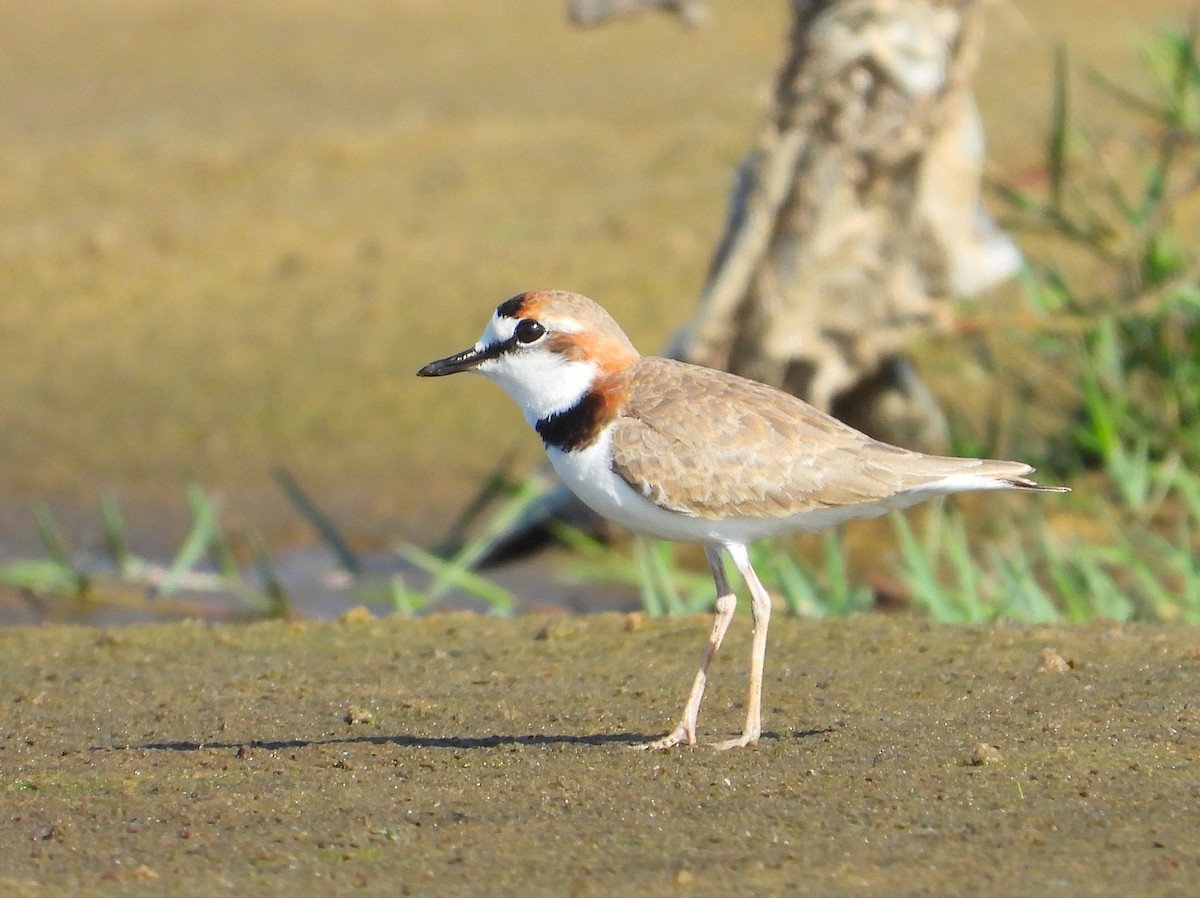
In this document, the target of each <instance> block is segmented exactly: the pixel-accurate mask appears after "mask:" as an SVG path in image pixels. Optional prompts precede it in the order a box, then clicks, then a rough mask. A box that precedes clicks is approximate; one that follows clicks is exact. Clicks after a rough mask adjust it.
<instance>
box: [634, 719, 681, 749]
mask: <svg viewBox="0 0 1200 898" xmlns="http://www.w3.org/2000/svg"><path fill="white" fill-rule="evenodd" d="M695 744H696V731H695V730H694V729H690V728H689V727H688V726H687V725H686V724H682V723H681V724H680V725H679V726H677V727H675V729H673V730H672V731H671V732H669V733H667V735H665V736H663V737H662V738H661V739H655V740H654V741H653V742H642V743H640V744H638V745H635V746H634V748H637V749H640V750H642V751H666V750H667V749H668V748H674V747H675V746H676V745H695Z"/></svg>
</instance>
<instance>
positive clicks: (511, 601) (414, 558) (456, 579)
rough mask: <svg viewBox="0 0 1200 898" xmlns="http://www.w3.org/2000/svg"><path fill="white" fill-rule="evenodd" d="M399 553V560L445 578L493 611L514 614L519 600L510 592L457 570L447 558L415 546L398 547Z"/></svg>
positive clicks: (402, 545)
mask: <svg viewBox="0 0 1200 898" xmlns="http://www.w3.org/2000/svg"><path fill="white" fill-rule="evenodd" d="M396 552H397V553H398V554H399V555H400V557H402V558H404V559H405V560H406V561H408V562H410V563H412V564H414V565H416V566H417V567H419V568H421V570H423V571H425V572H426V573H428V574H431V575H432V576H434V577H442V578H445V579H446V582H448V583H449V584H450V585H451V586H455V587H457V588H459V589H461V590H463V591H464V592H467V593H470V594H471V595H473V596H476V597H477V598H480V599H482V600H483V601H485V602H487V603H488V605H490V606H491V609H492V611H494V612H495V613H497V614H505V615H507V614H511V613H512V612H513V609H514V608H515V607H516V604H517V602H516V599H515V598H514V597H513V594H512V593H510V592H509V591H508V590H507V589H504V588H503V587H502V586H498V585H497V584H495V583H492V582H491V581H490V580H488V579H486V578H484V577H481V576H479V575H478V574H476V573H474V572H473V571H470V570H466V569H463V568H458V567H455V566H454V565H452V564H451V563H450V562H448V561H446V560H445V559H444V558H439V557H438V556H437V555H434V554H433V553H432V552H427V551H425V550H424V549H422V548H420V547H419V546H415V545H413V544H412V543H400V544H399V545H397V546H396Z"/></svg>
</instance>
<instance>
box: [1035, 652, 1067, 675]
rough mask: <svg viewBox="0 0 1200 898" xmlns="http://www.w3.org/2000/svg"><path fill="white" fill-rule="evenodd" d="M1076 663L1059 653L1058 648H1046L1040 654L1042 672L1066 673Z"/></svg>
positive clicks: (1039, 665) (1039, 668)
mask: <svg viewBox="0 0 1200 898" xmlns="http://www.w3.org/2000/svg"><path fill="white" fill-rule="evenodd" d="M1074 666H1075V664H1074V663H1073V662H1071V661H1068V660H1067V659H1066V658H1064V657H1063V656H1062V655H1060V654H1059V653H1058V649H1052V648H1044V649H1042V653H1041V655H1039V656H1038V670H1040V671H1042V673H1066V672H1067V671H1069V670H1070V669H1071V668H1072V667H1074Z"/></svg>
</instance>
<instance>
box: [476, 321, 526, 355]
mask: <svg viewBox="0 0 1200 898" xmlns="http://www.w3.org/2000/svg"><path fill="white" fill-rule="evenodd" d="M516 329H517V320H516V319H514V318H507V317H505V316H503V315H492V320H491V321H489V322H488V326H487V328H486V329H485V330H484V332H483V336H482V337H480V338H479V342H478V343H476V344H475V348H476V349H484V348H486V347H488V346H496V345H498V344H500V343H507V342H508V341H509V340H511V339H512V335H513V333H514V332H515V331H516Z"/></svg>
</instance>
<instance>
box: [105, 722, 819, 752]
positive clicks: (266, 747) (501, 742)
mask: <svg viewBox="0 0 1200 898" xmlns="http://www.w3.org/2000/svg"><path fill="white" fill-rule="evenodd" d="M835 729H836V728H835V727H824V728H821V729H812V730H796V731H794V732H792V733H790V734H789V736H790V738H793V739H806V738H809V737H811V736H819V735H822V734H825V733H832V732H834V730H835ZM659 735H661V734H654V735H649V734H646V733H592V734H586V735H571V734H549V733H526V734H519V735H518V734H504V735H501V734H496V735H491V736H409V735H396V736H346V737H342V738H331V739H246V740H242V741H230V742H217V741H213V742H191V741H186V740H179V741H174V742H141V743H126V744H123V745H109V746H103V747H100V746H97V747H94V748H93V749H92V750H93V751H177V752H191V751H207V750H212V749H218V750H220V749H226V750H233V749H246V750H248V749H261V750H263V751H282V750H285V749H294V748H313V747H316V746H322V745H394V746H397V747H399V748H441V749H452V750H471V749H480V748H502V747H504V746H543V745H590V746H596V747H600V746H605V745H626V746H631V747H632V746H640V745H644V744H645V743H647V742H649V741H651V740H653V739H657V738H658V736H659ZM762 739H763V740H764V741H766V740H771V741H780V740H781V739H782V737H781V736H780V735H779V734H778V733H774V732H770V733H763V734H762ZM699 747H703V746H702V745H701V746H699Z"/></svg>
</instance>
